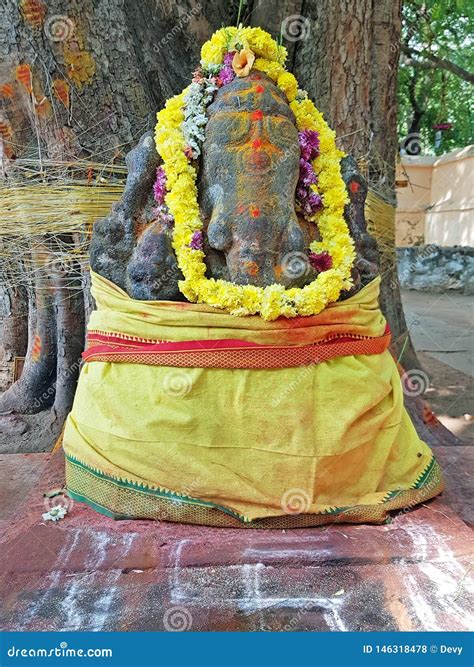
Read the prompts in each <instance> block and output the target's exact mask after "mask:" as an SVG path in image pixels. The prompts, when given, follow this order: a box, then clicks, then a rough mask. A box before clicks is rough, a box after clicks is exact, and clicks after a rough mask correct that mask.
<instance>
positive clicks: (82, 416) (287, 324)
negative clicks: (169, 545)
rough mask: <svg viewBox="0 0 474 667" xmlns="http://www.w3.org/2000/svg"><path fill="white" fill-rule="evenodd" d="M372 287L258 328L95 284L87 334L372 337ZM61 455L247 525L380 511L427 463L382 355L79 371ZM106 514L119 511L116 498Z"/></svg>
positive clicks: (256, 321) (379, 320)
mask: <svg viewBox="0 0 474 667" xmlns="http://www.w3.org/2000/svg"><path fill="white" fill-rule="evenodd" d="M379 282H380V281H379V279H377V280H374V281H373V282H372V283H370V284H369V285H368V286H367V287H365V288H364V289H363V290H361V291H360V292H359V293H358V294H356V295H355V296H353V297H351V298H350V299H348V300H347V301H344V302H341V303H336V304H332V305H331V306H329V307H328V308H326V309H325V310H324V311H323V312H322V313H321V314H319V315H316V316H313V317H307V318H298V320H297V321H294V322H292V321H291V320H285V319H280V320H277V321H276V322H264V321H263V320H262V319H261V318H259V317H258V316H256V317H245V318H236V317H233V316H231V315H228V314H226V313H225V312H222V311H219V310H216V309H214V308H211V307H208V306H206V305H196V304H189V303H186V304H184V303H175V302H164V301H156V302H151V301H137V300H133V299H131V298H130V297H129V296H128V295H127V294H126V293H125V292H123V291H122V290H120V289H119V288H118V287H116V286H115V285H114V284H112V283H110V282H109V281H107V280H105V279H103V278H101V277H100V276H97V275H95V274H93V276H92V285H93V295H94V297H95V299H96V303H97V310H96V311H94V312H93V313H92V316H91V320H90V323H89V329H90V330H100V331H105V332H119V333H122V334H127V335H133V336H140V337H143V338H151V339H159V340H196V339H217V338H240V339H244V340H251V341H255V342H259V343H266V344H278V343H282V342H284V343H285V344H286V345H293V344H294V345H298V344H304V345H308V344H310V343H311V342H316V341H320V340H323V339H324V338H326V337H327V336H328V335H332V334H333V333H334V334H335V333H356V334H358V335H361V336H380V335H382V334H383V332H384V329H385V320H384V318H383V316H382V314H381V312H380V310H379V307H378V292H379ZM64 449H65V452H66V455H67V457H68V458H69V459H70V460H71V461H76V462H80V463H81V464H84V465H85V466H86V467H88V468H89V469H90V470H94V471H97V472H98V474H100V475H102V476H104V477H105V478H107V479H109V478H110V479H113V480H119V481H121V482H120V483H128V484H132V485H133V484H136V485H144V487H145V488H149V489H163V490H168V491H171V492H174V493H175V494H177V495H178V496H179V497H181V496H182V497H190V498H194V499H199V500H201V501H205V502H207V503H211V504H212V505H216V506H219V507H221V508H227V509H229V510H231V511H233V512H235V513H237V514H238V515H241V516H242V517H244V518H245V519H247V520H254V519H257V518H263V517H271V516H277V515H282V514H283V513H284V512H285V509H284V508H285V506H286V504H287V503H290V505H291V507H293V503H294V502H296V503H298V502H301V503H302V504H303V505H304V511H305V512H307V513H321V512H327V511H330V510H331V509H333V508H341V507H353V506H355V505H373V504H378V503H382V502H383V501H384V500H385V499H386V498H387V496H388V495H389V494H390V493H391V492H395V491H403V490H406V489H410V488H414V487H415V485H416V483H417V480H419V479H420V477H422V475H423V472H424V471H425V470H426V469H427V467H428V466H429V465H430V461H432V454H431V451H430V450H429V448H428V446H427V445H426V444H425V443H423V442H422V441H421V440H420V439H419V437H418V435H417V433H416V431H415V429H414V427H413V425H412V423H411V421H410V419H409V417H408V415H407V413H406V412H405V409H404V407H403V393H402V388H401V383H400V378H399V374H398V371H397V368H396V365H395V363H394V361H393V359H392V357H391V355H390V353H389V352H388V351H386V352H384V353H383V354H377V355H358V356H350V357H339V358H336V359H331V360H328V361H326V362H323V363H321V364H318V365H311V366H301V367H295V368H281V369H271V370H268V369H266V370H245V369H228V368H223V369H220V368H206V369H202V368H170V367H162V366H149V365H142V364H129V363H109V362H107V363H106V362H91V363H87V364H86V365H85V366H84V367H83V369H82V372H81V376H80V380H79V384H78V388H77V393H76V397H75V401H74V406H73V409H72V412H71V414H70V416H69V418H68V420H67V424H66V429H65V434H64ZM72 491H74V489H72ZM438 492H439V489H438V490H437V491H436V492H433V493H432V494H431V495H435V494H436V493H438ZM112 493H113V491H112V490H111V494H112ZM83 495H84V496H85V497H86V499H87V494H86V493H83ZM101 504H102V506H104V507H105V508H107V507H109V509H112V510H113V507H111V505H113V502H112V499H111V500H110V503H107V499H105V500H104V499H102V501H101ZM289 511H292V510H291V509H290V510H289Z"/></svg>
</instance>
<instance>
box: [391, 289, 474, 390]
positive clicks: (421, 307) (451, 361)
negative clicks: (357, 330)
mask: <svg viewBox="0 0 474 667" xmlns="http://www.w3.org/2000/svg"><path fill="white" fill-rule="evenodd" d="M402 301H403V307H404V310H405V317H406V320H407V324H408V326H409V328H410V333H411V336H412V340H413V343H414V345H415V348H416V350H421V351H422V352H426V353H428V354H429V355H430V356H431V357H434V358H435V359H438V360H439V361H442V362H443V363H445V364H447V365H448V366H451V367H452V368H455V369H457V370H458V371H461V372H462V373H464V374H466V375H470V376H471V377H474V297H471V296H464V295H462V294H451V293H450V292H449V291H448V292H445V293H444V294H426V293H424V292H416V291H414V290H404V291H403V292H402Z"/></svg>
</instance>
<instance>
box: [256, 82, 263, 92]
mask: <svg viewBox="0 0 474 667" xmlns="http://www.w3.org/2000/svg"><path fill="white" fill-rule="evenodd" d="M264 90H265V88H264V87H263V86H262V85H261V84H260V83H259V84H258V86H255V91H256V92H257V93H263V91H264Z"/></svg>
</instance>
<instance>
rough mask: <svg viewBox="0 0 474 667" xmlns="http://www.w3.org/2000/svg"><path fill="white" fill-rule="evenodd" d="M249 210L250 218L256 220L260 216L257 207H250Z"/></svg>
mask: <svg viewBox="0 0 474 667" xmlns="http://www.w3.org/2000/svg"><path fill="white" fill-rule="evenodd" d="M249 210H250V215H251V216H252V218H258V216H259V215H260V209H259V208H258V206H251V207H250V209H249Z"/></svg>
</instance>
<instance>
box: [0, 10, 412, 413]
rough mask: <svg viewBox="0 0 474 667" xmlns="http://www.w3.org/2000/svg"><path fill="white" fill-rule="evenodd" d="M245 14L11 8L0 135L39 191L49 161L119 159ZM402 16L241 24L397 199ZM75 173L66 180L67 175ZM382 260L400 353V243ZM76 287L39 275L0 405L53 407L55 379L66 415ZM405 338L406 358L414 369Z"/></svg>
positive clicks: (273, 18)
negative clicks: (278, 39) (283, 59)
mask: <svg viewBox="0 0 474 667" xmlns="http://www.w3.org/2000/svg"><path fill="white" fill-rule="evenodd" d="M238 5H239V2H238V0H231V1H229V2H226V3H222V2H220V0H207V1H206V2H205V3H204V2H199V1H198V0H181V1H180V2H179V3H175V2H170V1H169V0H159V1H158V2H157V1H156V0H141V1H140V2H136V0H48V2H47V4H46V3H44V4H43V3H42V2H41V0H34V1H33V0H22V2H21V3H20V2H19V1H18V0H4V3H3V21H2V25H3V26H7V29H5V28H4V29H3V32H2V33H1V34H0V57H1V58H2V61H3V62H4V64H5V65H4V68H3V70H2V72H1V73H0V74H1V75H0V79H1V80H0V84H1V85H2V86H3V85H4V84H8V85H9V86H10V87H11V90H12V91H13V92H12V94H11V95H10V96H7V97H4V98H2V101H1V104H2V121H3V122H4V123H5V124H6V126H8V127H9V128H10V129H9V130H8V136H4V137H3V139H4V143H5V147H6V149H7V150H6V154H7V156H10V157H11V156H12V155H15V156H17V157H18V158H22V157H29V158H34V159H36V160H37V161H38V169H37V174H35V178H37V179H40V180H41V182H45V183H47V182H48V179H50V176H49V173H50V172H49V171H48V169H49V166H48V165H49V163H50V161H51V160H54V161H56V162H58V161H59V162H60V163H61V164H66V163H67V164H73V163H74V161H75V160H78V159H82V160H84V159H87V160H89V163H110V162H113V161H114V160H122V157H123V155H124V154H125V153H126V152H128V151H129V150H130V149H131V148H133V146H134V145H135V144H136V143H137V141H138V138H139V137H140V136H141V135H142V134H143V133H144V132H145V130H147V129H149V128H151V127H153V125H154V122H155V113H156V111H157V109H159V108H161V107H162V106H163V104H164V102H165V100H166V99H167V98H168V97H169V96H170V95H172V94H175V93H177V92H179V91H181V90H182V88H183V87H184V86H185V85H186V84H187V83H188V82H189V80H190V76H191V73H192V71H193V69H194V68H195V67H196V66H197V64H198V62H199V51H200V47H201V45H202V43H203V42H204V41H205V40H206V39H208V38H209V36H210V35H211V34H212V32H213V31H214V30H215V29H217V28H219V27H221V26H222V25H228V24H235V22H236V19H237V10H238ZM38 8H40V9H38ZM41 8H43V9H41ZM399 14H400V0H396V2H390V1H389V0H360V1H358V2H352V1H350V0H325V2H320V1H316V0H283V1H282V2H281V3H278V5H277V6H275V3H272V2H270V1H269V0H250V1H249V2H247V3H244V5H243V14H242V18H243V19H245V18H247V19H248V18H249V17H250V22H251V23H252V24H254V25H256V24H258V25H260V26H261V27H262V28H264V29H267V30H270V31H272V32H273V34H274V35H275V36H278V34H279V33H280V32H281V33H282V37H283V40H284V42H285V43H286V44H287V46H288V47H289V53H290V62H289V65H290V66H291V65H292V64H294V71H295V74H296V75H297V77H298V78H299V81H300V84H301V85H302V87H305V88H307V90H308V92H309V93H310V95H311V96H312V97H313V98H314V99H315V101H316V103H317V104H318V106H319V107H320V108H321V109H322V110H323V111H324V112H325V114H326V117H327V119H328V121H329V122H330V124H332V126H333V127H334V128H335V129H336V131H337V133H338V135H339V138H340V143H341V145H342V146H344V148H345V149H346V151H347V152H348V153H352V154H354V155H355V157H356V158H359V159H360V160H366V161H367V163H368V165H369V168H368V176H369V183H370V185H371V186H372V187H373V188H375V189H376V190H377V191H378V192H379V193H380V194H381V195H382V196H383V197H384V198H385V199H386V200H387V201H390V202H391V203H394V195H393V192H394V190H393V182H394V164H395V152H396V132H395V76H396V66H397V60H398V45H399V32H400V15H399ZM295 24H296V33H295V32H294V31H293V32H292V30H293V28H294V27H295ZM298 27H299V29H300V30H301V35H300V36H301V37H303V39H299V37H298V32H297V31H298ZM18 65H21V66H22V67H21V68H20V69H18ZM28 72H29V74H28ZM14 164H15V163H8V160H7V162H6V163H5V161H4V163H3V164H2V165H1V166H2V167H3V171H4V172H6V174H7V178H10V179H11V180H15V179H17V180H21V179H22V177H23V176H22V173H23V172H22V171H21V170H19V169H15V168H14ZM68 169H70V168H66V167H64V177H65V178H69V177H70V176H71V171H70V170H68ZM92 172H93V173H92V175H93V177H95V176H96V175H99V176H100V173H97V170H96V171H95V172H94V169H93V168H92ZM75 173H77V169H76V172H75ZM85 176H86V174H85V173H82V178H85ZM34 213H35V212H34V211H33V210H32V211H31V212H30V214H31V216H32V217H33V216H34ZM43 243H44V245H46V246H47V245H48V242H47V240H44V241H43ZM53 245H54V244H53ZM384 262H385V264H384V265H383V287H382V307H383V309H384V311H385V313H386V315H387V317H388V320H389V322H390V324H391V327H392V331H393V334H394V339H395V347H396V349H397V350H400V348H401V345H402V344H403V343H404V341H405V339H406V336H407V332H406V324H405V320H404V317H403V311H402V308H401V302H400V294H399V290H398V286H397V283H396V267H395V260H394V252H393V247H392V249H391V252H389V253H385V255H384ZM71 277H72V280H73V283H75V284H76V282H77V279H78V278H77V275H76V274H75V273H74V271H73V272H72V274H71V276H69V278H68V279H66V278H65V277H64V276H61V277H58V276H56V277H55V279H54V280H53V281H52V282H51V281H50V284H49V285H48V288H47V289H45V281H46V282H47V276H46V275H45V274H44V272H41V271H40V272H39V275H38V276H37V281H36V301H37V302H38V303H36V304H35V303H34V301H35V299H33V301H31V304H30V305H31V315H32V316H34V315H36V317H37V322H36V326H35V328H34V337H33V338H32V337H30V340H29V351H28V355H27V362H26V364H25V370H24V373H23V377H22V378H21V380H20V382H19V383H17V384H16V385H15V386H13V387H11V388H10V390H9V391H8V392H7V393H6V394H4V396H3V397H2V399H1V401H0V409H22V410H23V409H26V407H27V406H30V407H29V408H28V409H31V401H32V399H33V398H34V397H36V399H38V400H40V401H42V398H41V397H42V394H44V393H45V392H46V393H47V401H46V403H47V402H48V401H50V400H52V396H50V388H51V385H52V383H54V380H55V379H56V374H57V373H59V375H58V377H57V382H58V384H57V387H56V388H57V396H56V401H57V406H56V407H57V410H58V415H59V414H61V415H62V414H63V413H64V412H65V411H66V410H67V406H68V404H69V403H70V396H71V392H72V391H73V387H74V384H75V375H74V373H73V374H72V375H67V370H68V369H69V368H71V367H75V364H76V360H77V357H78V351H79V347H80V345H79V341H82V333H81V335H79V336H78V339H77V340H76V341H74V340H73V339H72V338H71V337H72V335H73V332H74V331H79V328H80V327H81V326H82V324H81V323H82V320H83V307H82V306H80V305H79V303H78V299H77V298H76V297H77V292H74V291H69V292H68V291H67V290H68V288H67V287H66V285H65V282H67V281H68V280H69V279H71ZM66 294H67V296H66ZM88 307H89V300H87V299H86V308H87V309H88ZM32 322H33V320H32ZM32 331H33V328H32ZM39 339H40V340H41V345H39V353H38V349H37V348H38V344H37V343H38V340H39ZM407 340H408V343H407V345H406V346H405V353H404V356H403V359H402V362H403V363H404V365H405V366H410V365H412V364H414V365H416V357H415V356H414V353H413V350H412V347H411V343H410V342H409V339H407ZM35 343H36V346H35ZM38 354H39V356H38ZM35 359H36V361H35ZM38 359H39V360H40V361H41V363H39V364H38ZM53 395H54V394H53ZM21 396H24V398H22V399H21V400H20V397H21ZM41 404H42V403H41ZM61 418H62V417H61Z"/></svg>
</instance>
